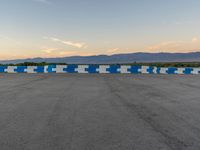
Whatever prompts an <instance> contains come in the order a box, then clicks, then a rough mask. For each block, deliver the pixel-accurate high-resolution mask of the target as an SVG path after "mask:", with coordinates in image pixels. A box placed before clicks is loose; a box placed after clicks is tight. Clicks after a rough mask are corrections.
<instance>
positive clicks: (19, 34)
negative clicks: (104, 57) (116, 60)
mask: <svg viewBox="0 0 200 150" xmlns="http://www.w3.org/2000/svg"><path fill="white" fill-rule="evenodd" d="M199 8H200V1H199V0H167V1H166V0H1V2H0V18H1V20H0V59H14V58H26V57H63V56H71V55H97V54H114V53H131V52H189V51H198V50H200V28H199V26H200V9H199Z"/></svg>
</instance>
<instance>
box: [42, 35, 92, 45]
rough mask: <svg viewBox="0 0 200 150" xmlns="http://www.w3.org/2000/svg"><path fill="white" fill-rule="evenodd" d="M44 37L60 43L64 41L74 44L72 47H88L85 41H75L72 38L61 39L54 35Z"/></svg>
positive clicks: (64, 42) (66, 43) (67, 43)
mask: <svg viewBox="0 0 200 150" xmlns="http://www.w3.org/2000/svg"><path fill="white" fill-rule="evenodd" d="M44 39H48V40H51V41H53V42H58V43H62V44H65V45H68V46H72V47H76V48H87V47H88V46H87V44H86V43H84V42H74V41H70V40H61V39H58V38H54V37H44Z"/></svg>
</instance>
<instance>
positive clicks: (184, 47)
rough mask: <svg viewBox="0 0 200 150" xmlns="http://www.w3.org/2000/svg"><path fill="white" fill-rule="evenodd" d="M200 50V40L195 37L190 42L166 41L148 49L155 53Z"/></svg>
mask: <svg viewBox="0 0 200 150" xmlns="http://www.w3.org/2000/svg"><path fill="white" fill-rule="evenodd" d="M199 49H200V39H198V38H196V37H194V38H192V39H191V40H189V41H166V42H161V43H158V44H155V45H152V46H149V47H147V48H146V50H147V51H153V52H163V51H169V52H177V51H180V52H189V51H193V50H199Z"/></svg>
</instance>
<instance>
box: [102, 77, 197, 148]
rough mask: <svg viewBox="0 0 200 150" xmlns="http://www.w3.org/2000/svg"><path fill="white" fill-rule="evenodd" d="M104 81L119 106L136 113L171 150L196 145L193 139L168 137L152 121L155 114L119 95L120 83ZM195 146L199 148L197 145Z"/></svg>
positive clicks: (109, 80)
mask: <svg viewBox="0 0 200 150" xmlns="http://www.w3.org/2000/svg"><path fill="white" fill-rule="evenodd" d="M105 81H106V83H107V85H108V87H109V89H110V91H111V92H112V93H113V94H114V95H115V96H116V97H117V99H118V100H120V102H121V104H122V105H123V106H124V107H125V108H128V110H129V111H131V112H132V113H136V114H137V115H138V116H139V118H141V119H142V120H143V121H145V122H146V123H147V124H149V125H150V126H151V127H152V129H153V130H154V131H155V132H157V133H159V134H160V135H161V136H162V137H163V138H164V140H162V142H164V143H165V144H167V145H168V146H169V147H170V148H171V149H172V150H183V149H189V148H190V147H192V146H193V144H196V143H198V141H196V140H195V139H193V138H192V139H191V140H190V141H185V140H183V139H182V140H181V139H179V138H178V137H176V136H172V135H170V132H169V131H168V130H167V129H165V130H163V128H164V127H163V126H161V125H160V124H159V123H157V122H156V120H155V119H154V115H155V114H152V113H151V111H149V110H148V109H147V107H145V106H144V105H142V106H138V105H137V104H133V103H130V102H128V101H127V99H126V98H125V97H124V96H123V95H122V94H121V92H120V90H121V89H120V90H118V87H120V86H122V85H123V84H122V83H119V84H117V85H115V86H113V85H111V83H110V82H112V83H117V82H118V80H116V79H115V80H113V79H112V78H109V79H107V78H105ZM126 94H127V93H126ZM141 96H142V95H141ZM145 98H146V97H145ZM140 105H141V104H140ZM193 140H194V141H196V143H194V142H193ZM196 146H197V147H198V148H200V146H199V144H197V145H196Z"/></svg>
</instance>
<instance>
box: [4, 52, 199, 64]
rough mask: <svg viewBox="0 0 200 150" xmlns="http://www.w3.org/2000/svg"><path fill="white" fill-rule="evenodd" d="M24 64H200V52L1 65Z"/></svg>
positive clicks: (65, 59) (104, 56)
mask: <svg viewBox="0 0 200 150" xmlns="http://www.w3.org/2000/svg"><path fill="white" fill-rule="evenodd" d="M23 62H36V63H39V62H47V63H68V64H113V63H118V64H121V63H134V62H200V52H191V53H130V54H115V55H111V56H108V55H97V56H71V57H62V58H32V59H17V60H2V61H0V64H10V63H13V64H16V63H23Z"/></svg>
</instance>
